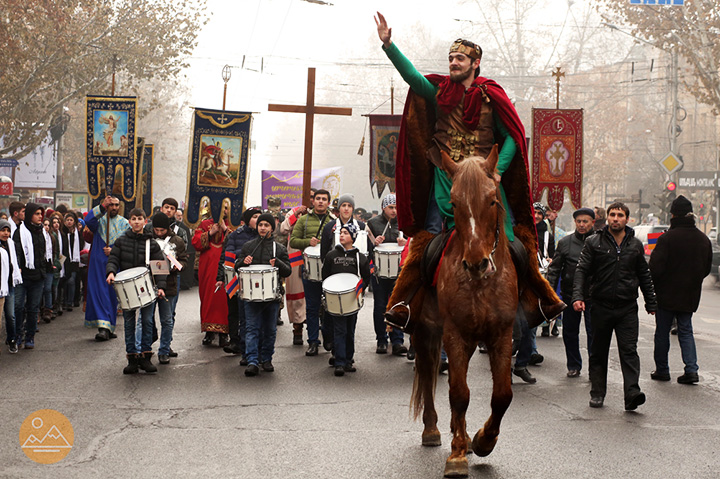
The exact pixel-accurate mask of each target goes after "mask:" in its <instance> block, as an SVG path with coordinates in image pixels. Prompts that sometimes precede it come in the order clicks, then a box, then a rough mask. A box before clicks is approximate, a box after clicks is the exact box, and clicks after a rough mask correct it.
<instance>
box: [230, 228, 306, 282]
mask: <svg viewBox="0 0 720 479" xmlns="http://www.w3.org/2000/svg"><path fill="white" fill-rule="evenodd" d="M273 245H275V256H273ZM251 254H252V263H250V264H270V260H271V259H273V258H275V267H276V268H277V269H278V274H280V277H281V278H287V277H288V276H290V274H291V273H292V268H291V267H290V258H289V257H288V252H287V248H285V247H284V246H283V245H281V244H278V243H276V242H275V239H274V238H273V236H272V235H270V237H269V238H259V237H258V238H255V239H254V240H252V241H248V242H247V243H245V244H244V245H243V246H242V249H241V250H240V254H239V255H238V258H237V261H235V268H242V267H243V266H247V265H246V264H245V258H246V257H248V256H250V255H251Z"/></svg>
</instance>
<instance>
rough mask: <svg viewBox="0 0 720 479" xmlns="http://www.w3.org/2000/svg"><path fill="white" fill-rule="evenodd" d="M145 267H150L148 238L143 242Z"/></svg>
mask: <svg viewBox="0 0 720 479" xmlns="http://www.w3.org/2000/svg"><path fill="white" fill-rule="evenodd" d="M145 265H146V266H150V238H148V239H146V240H145Z"/></svg>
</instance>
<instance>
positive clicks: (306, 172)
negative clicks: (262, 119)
mask: <svg viewBox="0 0 720 479" xmlns="http://www.w3.org/2000/svg"><path fill="white" fill-rule="evenodd" d="M268 111H282V112H285V113H305V155H304V163H303V196H302V204H304V205H308V206H310V182H311V180H312V143H313V124H314V121H315V115H316V114H318V115H343V116H350V115H352V108H338V107H330V106H315V68H308V85H307V103H306V104H305V105H278V104H274V103H270V104H269V105H268Z"/></svg>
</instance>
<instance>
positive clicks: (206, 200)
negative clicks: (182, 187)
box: [185, 108, 252, 228]
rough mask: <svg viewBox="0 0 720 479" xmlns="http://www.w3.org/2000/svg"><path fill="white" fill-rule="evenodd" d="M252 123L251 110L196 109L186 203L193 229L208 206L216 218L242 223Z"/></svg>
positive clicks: (186, 212) (233, 223)
mask: <svg viewBox="0 0 720 479" xmlns="http://www.w3.org/2000/svg"><path fill="white" fill-rule="evenodd" d="M251 126H252V113H249V112H238V111H220V110H204V109H199V108H196V109H195V112H194V114H193V125H192V132H193V133H192V140H191V143H190V159H189V161H188V175H187V178H188V180H187V181H188V187H187V200H186V202H185V203H186V209H185V223H186V224H188V225H189V226H190V227H191V228H194V227H196V226H197V225H198V224H199V223H200V221H201V220H202V215H201V213H200V211H201V210H204V209H205V208H209V211H210V214H211V215H212V217H213V219H214V220H215V221H219V220H220V218H227V219H228V220H229V223H230V225H231V226H233V227H237V226H238V225H239V224H240V220H241V219H242V212H243V209H244V207H245V197H246V195H247V169H248V163H249V157H248V151H249V150H248V148H249V146H250V128H251ZM223 204H225V205H226V207H225V208H223Z"/></svg>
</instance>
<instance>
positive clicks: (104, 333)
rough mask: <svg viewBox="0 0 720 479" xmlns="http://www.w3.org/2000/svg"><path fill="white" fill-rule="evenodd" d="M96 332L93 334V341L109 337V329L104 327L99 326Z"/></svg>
mask: <svg viewBox="0 0 720 479" xmlns="http://www.w3.org/2000/svg"><path fill="white" fill-rule="evenodd" d="M98 331H99V332H98V333H97V334H96V335H95V341H107V340H108V339H110V330H109V329H105V328H99V329H98Z"/></svg>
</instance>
